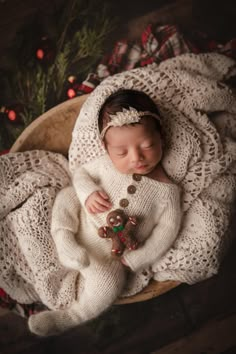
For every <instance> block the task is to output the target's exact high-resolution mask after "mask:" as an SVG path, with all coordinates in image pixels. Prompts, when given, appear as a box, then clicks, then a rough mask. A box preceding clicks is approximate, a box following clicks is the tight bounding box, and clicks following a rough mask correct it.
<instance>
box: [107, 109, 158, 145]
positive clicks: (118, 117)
mask: <svg viewBox="0 0 236 354" xmlns="http://www.w3.org/2000/svg"><path fill="white" fill-rule="evenodd" d="M147 115H148V116H151V117H154V118H156V119H158V121H159V122H160V117H159V115H158V114H155V113H152V112H149V111H144V112H143V111H137V110H136V109H135V108H133V107H129V108H128V109H126V108H123V109H122V111H121V112H117V113H115V114H110V115H109V117H110V119H111V121H110V122H109V123H108V124H107V125H106V127H105V128H104V129H103V130H102V132H101V135H100V137H101V139H103V138H104V136H105V134H106V131H107V130H108V128H110V127H122V126H123V125H128V124H132V123H138V122H139V121H140V120H141V118H142V117H143V116H147Z"/></svg>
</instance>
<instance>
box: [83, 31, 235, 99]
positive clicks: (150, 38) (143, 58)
mask: <svg viewBox="0 0 236 354" xmlns="http://www.w3.org/2000/svg"><path fill="white" fill-rule="evenodd" d="M203 52H218V53H221V54H225V55H227V56H230V57H232V58H234V59H236V39H232V40H230V41H229V42H227V43H225V44H222V43H219V42H217V41H215V40H214V39H210V38H208V37H207V36H206V35H205V34H204V33H202V32H198V31H193V32H191V33H188V34H185V33H182V32H181V31H180V29H179V27H178V26H176V25H163V26H158V25H148V26H147V28H146V29H145V30H144V31H143V33H142V34H141V38H140V39H139V40H138V41H137V42H135V43H132V42H128V41H127V39H124V40H120V41H118V42H116V43H115V45H114V48H113V50H112V52H111V54H110V55H108V56H105V57H104V58H103V59H102V60H101V62H100V63H99V65H98V66H97V69H96V72H95V73H92V74H89V75H88V77H87V78H86V80H85V81H83V83H82V84H80V85H79V86H78V89H77V95H81V94H84V93H88V92H91V91H92V90H93V89H94V88H95V87H96V86H97V85H98V83H100V82H101V81H102V80H103V79H105V78H106V77H107V76H109V75H114V74H116V73H119V72H122V71H125V70H131V69H133V68H135V67H140V66H145V65H148V64H151V63H153V62H156V63H160V62H161V61H163V60H166V59H169V58H172V57H175V56H177V55H180V54H183V53H196V54H197V53H203ZM91 78H92V80H91Z"/></svg>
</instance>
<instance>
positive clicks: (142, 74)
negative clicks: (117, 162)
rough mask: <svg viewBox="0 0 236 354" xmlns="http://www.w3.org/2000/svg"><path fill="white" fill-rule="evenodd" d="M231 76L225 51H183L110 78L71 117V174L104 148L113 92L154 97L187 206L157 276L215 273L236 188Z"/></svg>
mask: <svg viewBox="0 0 236 354" xmlns="http://www.w3.org/2000/svg"><path fill="white" fill-rule="evenodd" d="M234 75H236V63H235V61H234V60H232V59H230V58H227V57H225V56H223V55H220V54H215V53H211V54H199V55H194V54H184V55H181V56H178V57H176V58H173V59H169V60H166V61H164V62H162V63H161V64H160V65H159V66H158V65H156V64H152V65H149V66H147V67H144V68H137V69H134V70H131V71H126V72H123V73H120V74H117V75H114V76H112V77H108V78H107V79H106V80H104V81H103V82H102V83H101V84H100V85H99V86H98V87H97V88H96V89H95V91H94V92H92V93H91V95H90V96H89V98H88V99H87V100H86V102H85V103H84V105H83V107H82V109H81V112H80V114H79V117H78V119H77V121H76V124H75V128H74V131H73V138H72V143H71V146H70V150H69V166H70V170H71V172H72V174H73V172H74V170H75V169H76V168H77V167H78V166H82V165H83V164H85V163H87V162H88V161H92V160H94V159H97V157H99V156H101V155H103V154H104V153H105V150H104V148H103V145H102V143H101V140H100V137H99V132H98V114H99V110H100V108H101V106H102V104H103V102H104V101H105V99H106V98H107V97H108V96H109V95H110V94H111V93H113V92H116V91H117V90H118V89H120V88H125V89H136V90H140V91H143V92H145V93H147V94H148V95H149V96H150V97H151V98H152V99H153V100H154V102H156V104H157V106H158V108H159V111H160V113H161V117H162V122H161V123H162V126H163V132H164V136H165V152H164V158H163V166H164V168H165V170H166V172H167V174H168V175H169V176H170V177H171V178H172V179H173V180H174V181H175V182H176V183H178V184H180V186H181V187H182V189H183V210H184V218H183V224H182V228H181V231H180V233H179V236H178V239H177V241H176V243H175V244H174V245H173V247H172V248H171V249H170V251H169V252H168V253H167V254H166V255H165V256H164V257H163V258H162V259H161V260H160V261H158V262H157V264H156V265H155V267H154V270H155V276H154V277H155V279H157V280H167V279H176V280H180V281H183V282H188V283H194V282H196V281H199V280H202V279H205V278H207V277H210V276H212V275H213V274H215V273H216V272H217V271H218V268H219V265H220V261H221V258H222V255H223V254H224V251H225V248H226V245H227V241H228V237H227V235H228V233H227V231H228V228H229V223H230V214H231V211H232V208H233V202H234V199H235V190H236V178H235V170H236V166H235V160H236V143H235V140H236V118H235V115H236V99H235V95H234V94H233V92H232V91H231V90H230V89H229V88H228V87H227V86H226V85H224V84H223V83H222V81H224V80H226V79H229V78H230V77H231V76H234Z"/></svg>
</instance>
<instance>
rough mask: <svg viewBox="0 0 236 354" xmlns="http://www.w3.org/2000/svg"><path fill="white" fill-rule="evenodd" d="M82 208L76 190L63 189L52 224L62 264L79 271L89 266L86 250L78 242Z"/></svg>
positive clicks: (58, 196)
mask: <svg viewBox="0 0 236 354" xmlns="http://www.w3.org/2000/svg"><path fill="white" fill-rule="evenodd" d="M80 208H81V205H80V202H79V200H78V198H77V195H76V193H75V191H74V188H73V187H72V186H69V187H66V188H64V189H62V190H61V191H60V192H59V193H58V195H57V197H56V199H55V202H54V205H53V209H52V223H51V233H52V236H53V239H54V242H55V244H56V248H57V252H58V257H59V259H60V261H61V263H62V264H63V265H64V266H66V267H69V268H72V269H78V270H81V269H82V268H84V267H86V266H88V265H89V258H88V255H87V252H86V250H85V249H84V248H83V247H82V246H80V245H79V243H78V242H77V240H76V235H77V232H78V227H79V217H80Z"/></svg>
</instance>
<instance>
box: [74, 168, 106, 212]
mask: <svg viewBox="0 0 236 354" xmlns="http://www.w3.org/2000/svg"><path fill="white" fill-rule="evenodd" d="M72 181H73V185H74V188H75V191H76V194H77V197H78V198H79V200H80V202H81V204H82V205H83V206H84V204H85V202H86V200H87V198H88V197H89V195H90V194H92V193H93V192H95V191H97V190H100V188H99V186H98V184H97V183H96V181H95V179H93V178H92V177H91V175H90V174H89V173H88V171H87V170H86V169H85V168H84V167H79V168H77V169H76V170H75V172H74V174H73V179H72Z"/></svg>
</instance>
